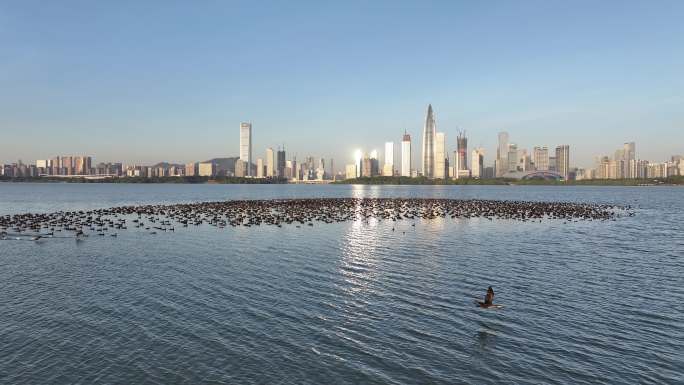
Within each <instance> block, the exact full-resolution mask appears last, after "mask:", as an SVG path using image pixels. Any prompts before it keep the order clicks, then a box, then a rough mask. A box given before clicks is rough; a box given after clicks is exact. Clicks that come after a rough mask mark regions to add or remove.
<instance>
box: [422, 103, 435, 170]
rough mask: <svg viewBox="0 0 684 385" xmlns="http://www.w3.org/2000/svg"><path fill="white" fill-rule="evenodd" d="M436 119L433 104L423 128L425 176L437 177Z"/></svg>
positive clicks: (429, 108) (429, 106)
mask: <svg viewBox="0 0 684 385" xmlns="http://www.w3.org/2000/svg"><path fill="white" fill-rule="evenodd" d="M436 131H437V129H436V127H435V117H434V115H433V112H432V104H429V105H428V109H427V114H426V115H425V126H423V176H425V177H427V178H434V177H435V133H436Z"/></svg>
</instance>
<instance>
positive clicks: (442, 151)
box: [432, 132, 449, 179]
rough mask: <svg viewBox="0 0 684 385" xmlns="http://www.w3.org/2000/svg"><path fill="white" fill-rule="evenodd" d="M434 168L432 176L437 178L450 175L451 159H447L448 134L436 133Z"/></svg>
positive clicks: (444, 177)
mask: <svg viewBox="0 0 684 385" xmlns="http://www.w3.org/2000/svg"><path fill="white" fill-rule="evenodd" d="M434 148H435V153H434V160H435V162H434V170H433V174H432V176H433V177H434V178H435V179H446V178H447V177H448V176H449V170H448V168H449V160H448V159H447V149H446V134H444V133H443V132H438V133H436V134H435V146H434Z"/></svg>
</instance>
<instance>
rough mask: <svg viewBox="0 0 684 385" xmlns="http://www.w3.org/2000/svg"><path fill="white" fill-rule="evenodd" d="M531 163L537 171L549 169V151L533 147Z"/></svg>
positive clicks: (545, 148)
mask: <svg viewBox="0 0 684 385" xmlns="http://www.w3.org/2000/svg"><path fill="white" fill-rule="evenodd" d="M532 163H534V165H535V167H536V169H537V170H539V171H547V170H548V169H549V149H548V148H547V147H535V148H534V149H533V150H532Z"/></svg>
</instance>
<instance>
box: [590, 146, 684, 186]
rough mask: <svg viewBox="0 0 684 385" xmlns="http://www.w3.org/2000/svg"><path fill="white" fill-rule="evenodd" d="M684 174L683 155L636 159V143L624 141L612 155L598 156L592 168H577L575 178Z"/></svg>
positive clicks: (660, 176) (635, 177)
mask: <svg viewBox="0 0 684 385" xmlns="http://www.w3.org/2000/svg"><path fill="white" fill-rule="evenodd" d="M678 175H684V156H682V155H673V156H671V157H670V160H668V161H665V162H655V163H652V162H649V161H648V160H643V159H637V157H636V144H635V143H634V142H629V143H625V144H624V145H623V146H622V148H620V149H617V150H615V153H614V155H613V156H612V157H611V156H608V155H605V156H600V157H597V158H596V160H595V166H594V168H590V169H577V179H578V180H579V179H644V178H667V177H670V176H678Z"/></svg>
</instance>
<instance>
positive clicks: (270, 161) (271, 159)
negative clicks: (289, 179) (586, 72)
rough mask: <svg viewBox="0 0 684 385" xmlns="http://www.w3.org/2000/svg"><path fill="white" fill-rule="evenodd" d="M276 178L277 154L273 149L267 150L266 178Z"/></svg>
mask: <svg viewBox="0 0 684 385" xmlns="http://www.w3.org/2000/svg"><path fill="white" fill-rule="evenodd" d="M275 176H276V159H275V152H274V151H273V149H272V148H270V147H269V148H267V149H266V177H267V178H272V177H275Z"/></svg>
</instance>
